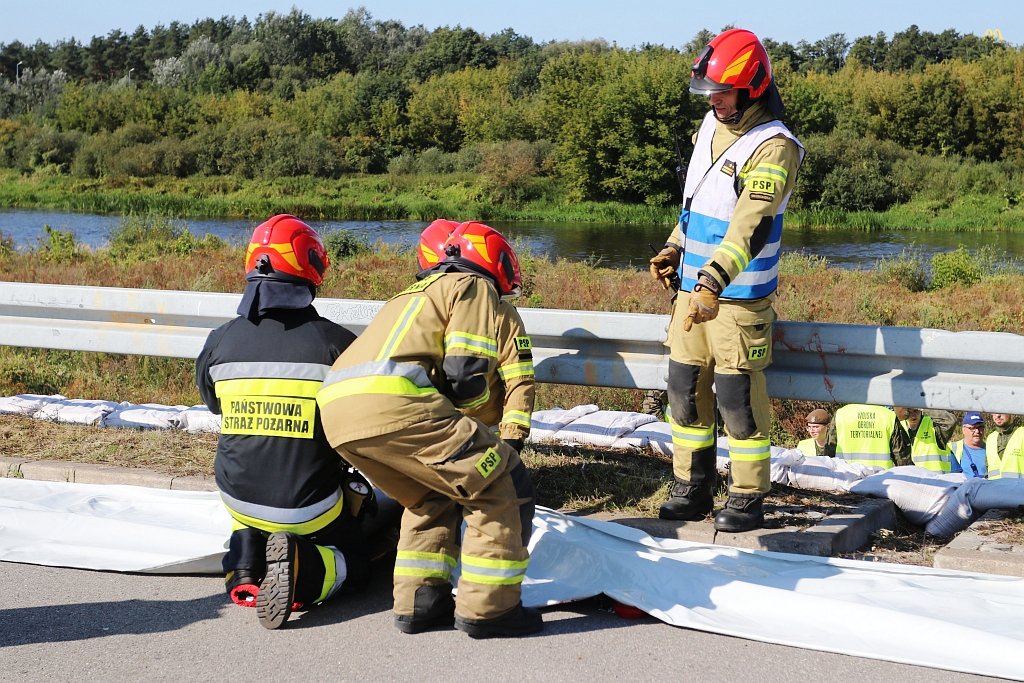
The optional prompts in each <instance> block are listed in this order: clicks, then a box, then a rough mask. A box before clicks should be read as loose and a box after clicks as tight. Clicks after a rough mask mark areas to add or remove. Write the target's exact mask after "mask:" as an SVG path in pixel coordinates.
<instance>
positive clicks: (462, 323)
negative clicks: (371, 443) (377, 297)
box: [316, 270, 498, 446]
mask: <svg viewBox="0 0 1024 683" xmlns="http://www.w3.org/2000/svg"><path fill="white" fill-rule="evenodd" d="M423 275H424V279H422V280H419V281H418V282H416V283H415V284H413V285H412V286H411V287H408V288H407V289H405V290H404V291H403V292H400V293H399V294H397V295H396V296H395V297H393V298H392V299H391V300H389V301H388V302H387V303H386V304H384V306H383V308H381V309H380V311H379V312H378V313H377V315H376V316H375V317H374V319H373V321H372V322H371V323H370V324H369V326H367V328H366V330H365V331H364V332H363V333H362V334H361V335H360V336H359V338H358V339H356V341H355V342H353V343H352V346H350V347H349V348H348V349H347V350H346V351H345V353H343V354H342V355H341V356H340V357H339V358H338V360H336V361H335V362H334V366H333V367H332V368H331V371H330V372H329V373H328V375H327V378H326V379H325V380H324V383H323V387H322V388H321V389H320V392H319V393H318V394H317V397H316V398H317V402H318V403H319V404H320V406H321V408H323V407H324V406H325V405H327V404H328V403H330V404H331V405H332V410H334V411H335V414H341V415H346V416H348V418H349V419H347V420H332V421H330V424H327V425H325V430H326V434H327V439H328V441H329V442H330V443H331V445H332V446H338V445H340V444H345V443H348V442H350V441H356V440H359V439H367V438H371V437H375V436H380V435H383V434H390V433H392V432H396V431H399V430H402V429H406V428H408V427H412V426H413V425H416V424H418V423H421V422H423V421H426V420H446V419H459V418H461V416H462V412H461V411H470V410H473V409H477V408H480V407H481V406H484V405H486V404H487V403H488V401H489V400H490V387H491V386H492V385H494V383H495V382H496V379H495V375H497V374H498V370H497V368H498V340H497V323H496V312H497V308H498V292H497V289H496V288H495V287H494V285H493V284H492V283H491V281H490V280H488V279H487V278H485V277H482V276H479V275H470V274H468V273H459V272H449V273H439V272H434V273H431V272H430V271H429V270H428V271H424V273H423Z"/></svg>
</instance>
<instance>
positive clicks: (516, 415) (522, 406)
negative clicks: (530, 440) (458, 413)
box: [465, 299, 536, 440]
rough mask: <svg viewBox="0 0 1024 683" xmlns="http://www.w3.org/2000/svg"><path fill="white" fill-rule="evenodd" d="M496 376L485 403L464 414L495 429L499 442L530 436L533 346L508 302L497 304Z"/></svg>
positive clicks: (518, 317)
mask: <svg viewBox="0 0 1024 683" xmlns="http://www.w3.org/2000/svg"><path fill="white" fill-rule="evenodd" d="M497 330H498V372H497V373H496V374H494V375H492V377H491V383H490V386H489V387H488V393H489V398H488V400H487V403H485V404H484V405H482V406H480V407H479V408H473V409H470V410H467V411H465V413H466V415H468V416H469V417H474V418H476V419H478V420H480V421H481V422H483V423H484V424H486V425H488V426H491V427H493V426H495V425H498V435H499V436H500V437H501V438H502V439H506V440H508V439H523V440H525V439H526V437H528V436H529V435H530V418H531V416H532V415H533V402H534V394H535V393H536V392H535V386H534V375H533V345H532V343H531V342H530V338H529V337H528V336H527V334H526V328H525V326H524V325H523V319H522V317H520V315H519V311H517V310H516V307H515V306H513V305H512V304H511V303H509V302H508V301H505V300H504V299H502V300H501V301H500V302H499V303H498V315H497Z"/></svg>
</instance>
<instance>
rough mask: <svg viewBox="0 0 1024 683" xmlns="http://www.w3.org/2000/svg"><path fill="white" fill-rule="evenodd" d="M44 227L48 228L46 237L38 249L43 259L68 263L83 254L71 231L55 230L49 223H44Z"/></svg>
mask: <svg viewBox="0 0 1024 683" xmlns="http://www.w3.org/2000/svg"><path fill="white" fill-rule="evenodd" d="M43 229H44V230H46V239H45V240H40V244H39V248H38V250H37V252H38V254H39V257H40V258H41V259H42V260H43V261H49V262H50V263H68V262H70V261H74V260H75V259H77V258H78V257H79V256H80V255H81V251H80V249H79V247H78V245H77V244H76V243H75V236H74V234H72V233H71V231H64V230H54V229H53V228H51V227H50V226H49V225H44V226H43Z"/></svg>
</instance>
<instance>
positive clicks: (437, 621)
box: [395, 613, 455, 633]
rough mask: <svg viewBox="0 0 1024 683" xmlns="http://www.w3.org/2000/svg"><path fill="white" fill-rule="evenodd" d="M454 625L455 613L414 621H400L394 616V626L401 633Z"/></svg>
mask: <svg viewBox="0 0 1024 683" xmlns="http://www.w3.org/2000/svg"><path fill="white" fill-rule="evenodd" d="M454 625H455V614H454V613H452V614H448V615H443V616H439V617H435V618H433V619H417V620H415V621H402V620H399V618H398V617H395V628H397V629H398V630H399V631H401V632H402V633H423V632H425V631H433V630H440V629H450V628H451V627H452V626H454Z"/></svg>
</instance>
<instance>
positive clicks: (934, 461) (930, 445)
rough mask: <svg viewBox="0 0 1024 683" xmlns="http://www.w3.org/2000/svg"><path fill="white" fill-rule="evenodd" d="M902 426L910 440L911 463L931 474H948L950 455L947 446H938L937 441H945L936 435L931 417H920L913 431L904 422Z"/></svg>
mask: <svg viewBox="0 0 1024 683" xmlns="http://www.w3.org/2000/svg"><path fill="white" fill-rule="evenodd" d="M902 425H903V428H904V429H906V430H907V434H908V435H909V436H910V438H911V440H912V443H911V447H910V459H911V460H912V461H913V463H914V464H915V465H917V466H918V467H923V468H925V469H926V470H931V471H933V472H949V470H950V458H951V457H952V455H951V454H950V452H949V447H948V446H943V447H940V446H939V441H940V440H941V441H942V442H943V443H944V442H945V439H942V437H941V436H940V435H938V434H936V430H935V423H934V421H933V420H932V418H931V416H930V415H922V416H921V421H920V422H919V423H918V425H917V429H915V430H911V429H910V425H908V424H907V422H906V421H904V422H903V423H902Z"/></svg>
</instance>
